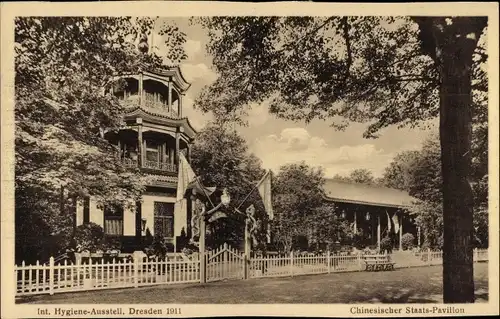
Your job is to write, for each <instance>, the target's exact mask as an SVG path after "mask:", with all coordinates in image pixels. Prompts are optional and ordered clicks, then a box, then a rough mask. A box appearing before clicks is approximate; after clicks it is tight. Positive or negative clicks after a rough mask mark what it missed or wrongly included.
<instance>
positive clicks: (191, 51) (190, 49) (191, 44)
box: [184, 39, 201, 60]
mask: <svg viewBox="0 0 500 319" xmlns="http://www.w3.org/2000/svg"><path fill="white" fill-rule="evenodd" d="M200 50H201V42H200V41H195V40H191V39H188V40H187V41H186V42H185V43H184V51H185V52H186V54H187V56H188V59H190V60H192V59H193V58H194V57H195V56H196V55H197V54H198V52H200Z"/></svg>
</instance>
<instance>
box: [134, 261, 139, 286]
mask: <svg viewBox="0 0 500 319" xmlns="http://www.w3.org/2000/svg"><path fill="white" fill-rule="evenodd" d="M134 287H135V288H137V287H139V254H138V253H135V254H134Z"/></svg>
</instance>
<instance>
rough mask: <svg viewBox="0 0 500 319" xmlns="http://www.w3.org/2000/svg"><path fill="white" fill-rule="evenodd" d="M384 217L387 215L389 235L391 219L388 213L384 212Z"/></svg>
mask: <svg viewBox="0 0 500 319" xmlns="http://www.w3.org/2000/svg"><path fill="white" fill-rule="evenodd" d="M385 213H386V215H387V234H389V233H390V232H391V226H392V224H391V218H390V217H389V213H388V212H387V211H385Z"/></svg>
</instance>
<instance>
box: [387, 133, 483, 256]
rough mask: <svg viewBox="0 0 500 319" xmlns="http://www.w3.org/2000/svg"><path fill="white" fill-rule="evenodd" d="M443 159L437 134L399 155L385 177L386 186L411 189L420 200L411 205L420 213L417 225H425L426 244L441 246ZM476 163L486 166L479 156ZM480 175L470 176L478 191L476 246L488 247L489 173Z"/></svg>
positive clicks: (432, 246) (476, 200)
mask: <svg viewBox="0 0 500 319" xmlns="http://www.w3.org/2000/svg"><path fill="white" fill-rule="evenodd" d="M478 145H484V144H478ZM474 148H476V146H475V147H474ZM478 154H482V152H480V151H478ZM440 158H441V150H440V146H439V142H438V137H437V136H436V135H434V136H431V137H430V138H428V139H427V140H425V141H424V143H423V145H422V148H421V149H420V150H418V151H406V152H402V153H400V154H398V155H397V156H396V157H395V158H394V160H393V162H391V164H389V166H388V167H387V168H386V170H385V173H384V176H383V183H384V184H385V185H387V186H390V187H395V188H398V189H401V190H404V191H407V192H408V193H409V194H410V195H412V196H414V197H416V198H417V199H419V201H417V202H416V203H415V205H414V206H413V207H412V208H411V211H412V212H413V213H414V214H415V215H416V219H415V221H416V223H417V225H418V226H420V227H421V228H422V234H423V237H424V242H423V245H424V247H431V248H437V247H439V246H440V245H439V238H440V237H441V236H442V235H443V207H442V200H443V194H442V189H441V185H442V176H441V166H440V165H439V163H440ZM474 158H475V157H474ZM475 162H476V163H477V164H476V165H477V166H478V167H481V166H484V165H485V163H484V162H482V160H481V159H479V158H476V159H475ZM484 171H485V170H483V172H484ZM486 173H487V171H486ZM479 175H480V174H478V176H479ZM476 178H477V177H475V176H471V179H470V180H471V184H472V185H473V190H474V230H473V231H474V246H476V247H487V245H488V212H487V207H488V205H487V180H488V175H487V174H486V175H484V176H482V177H481V178H480V179H479V180H477V179H476Z"/></svg>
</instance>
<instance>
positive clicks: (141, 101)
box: [139, 70, 144, 107]
mask: <svg viewBox="0 0 500 319" xmlns="http://www.w3.org/2000/svg"><path fill="white" fill-rule="evenodd" d="M143 78H144V75H143V73H142V70H141V72H140V73H139V105H140V106H141V107H143V106H144V79H143Z"/></svg>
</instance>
